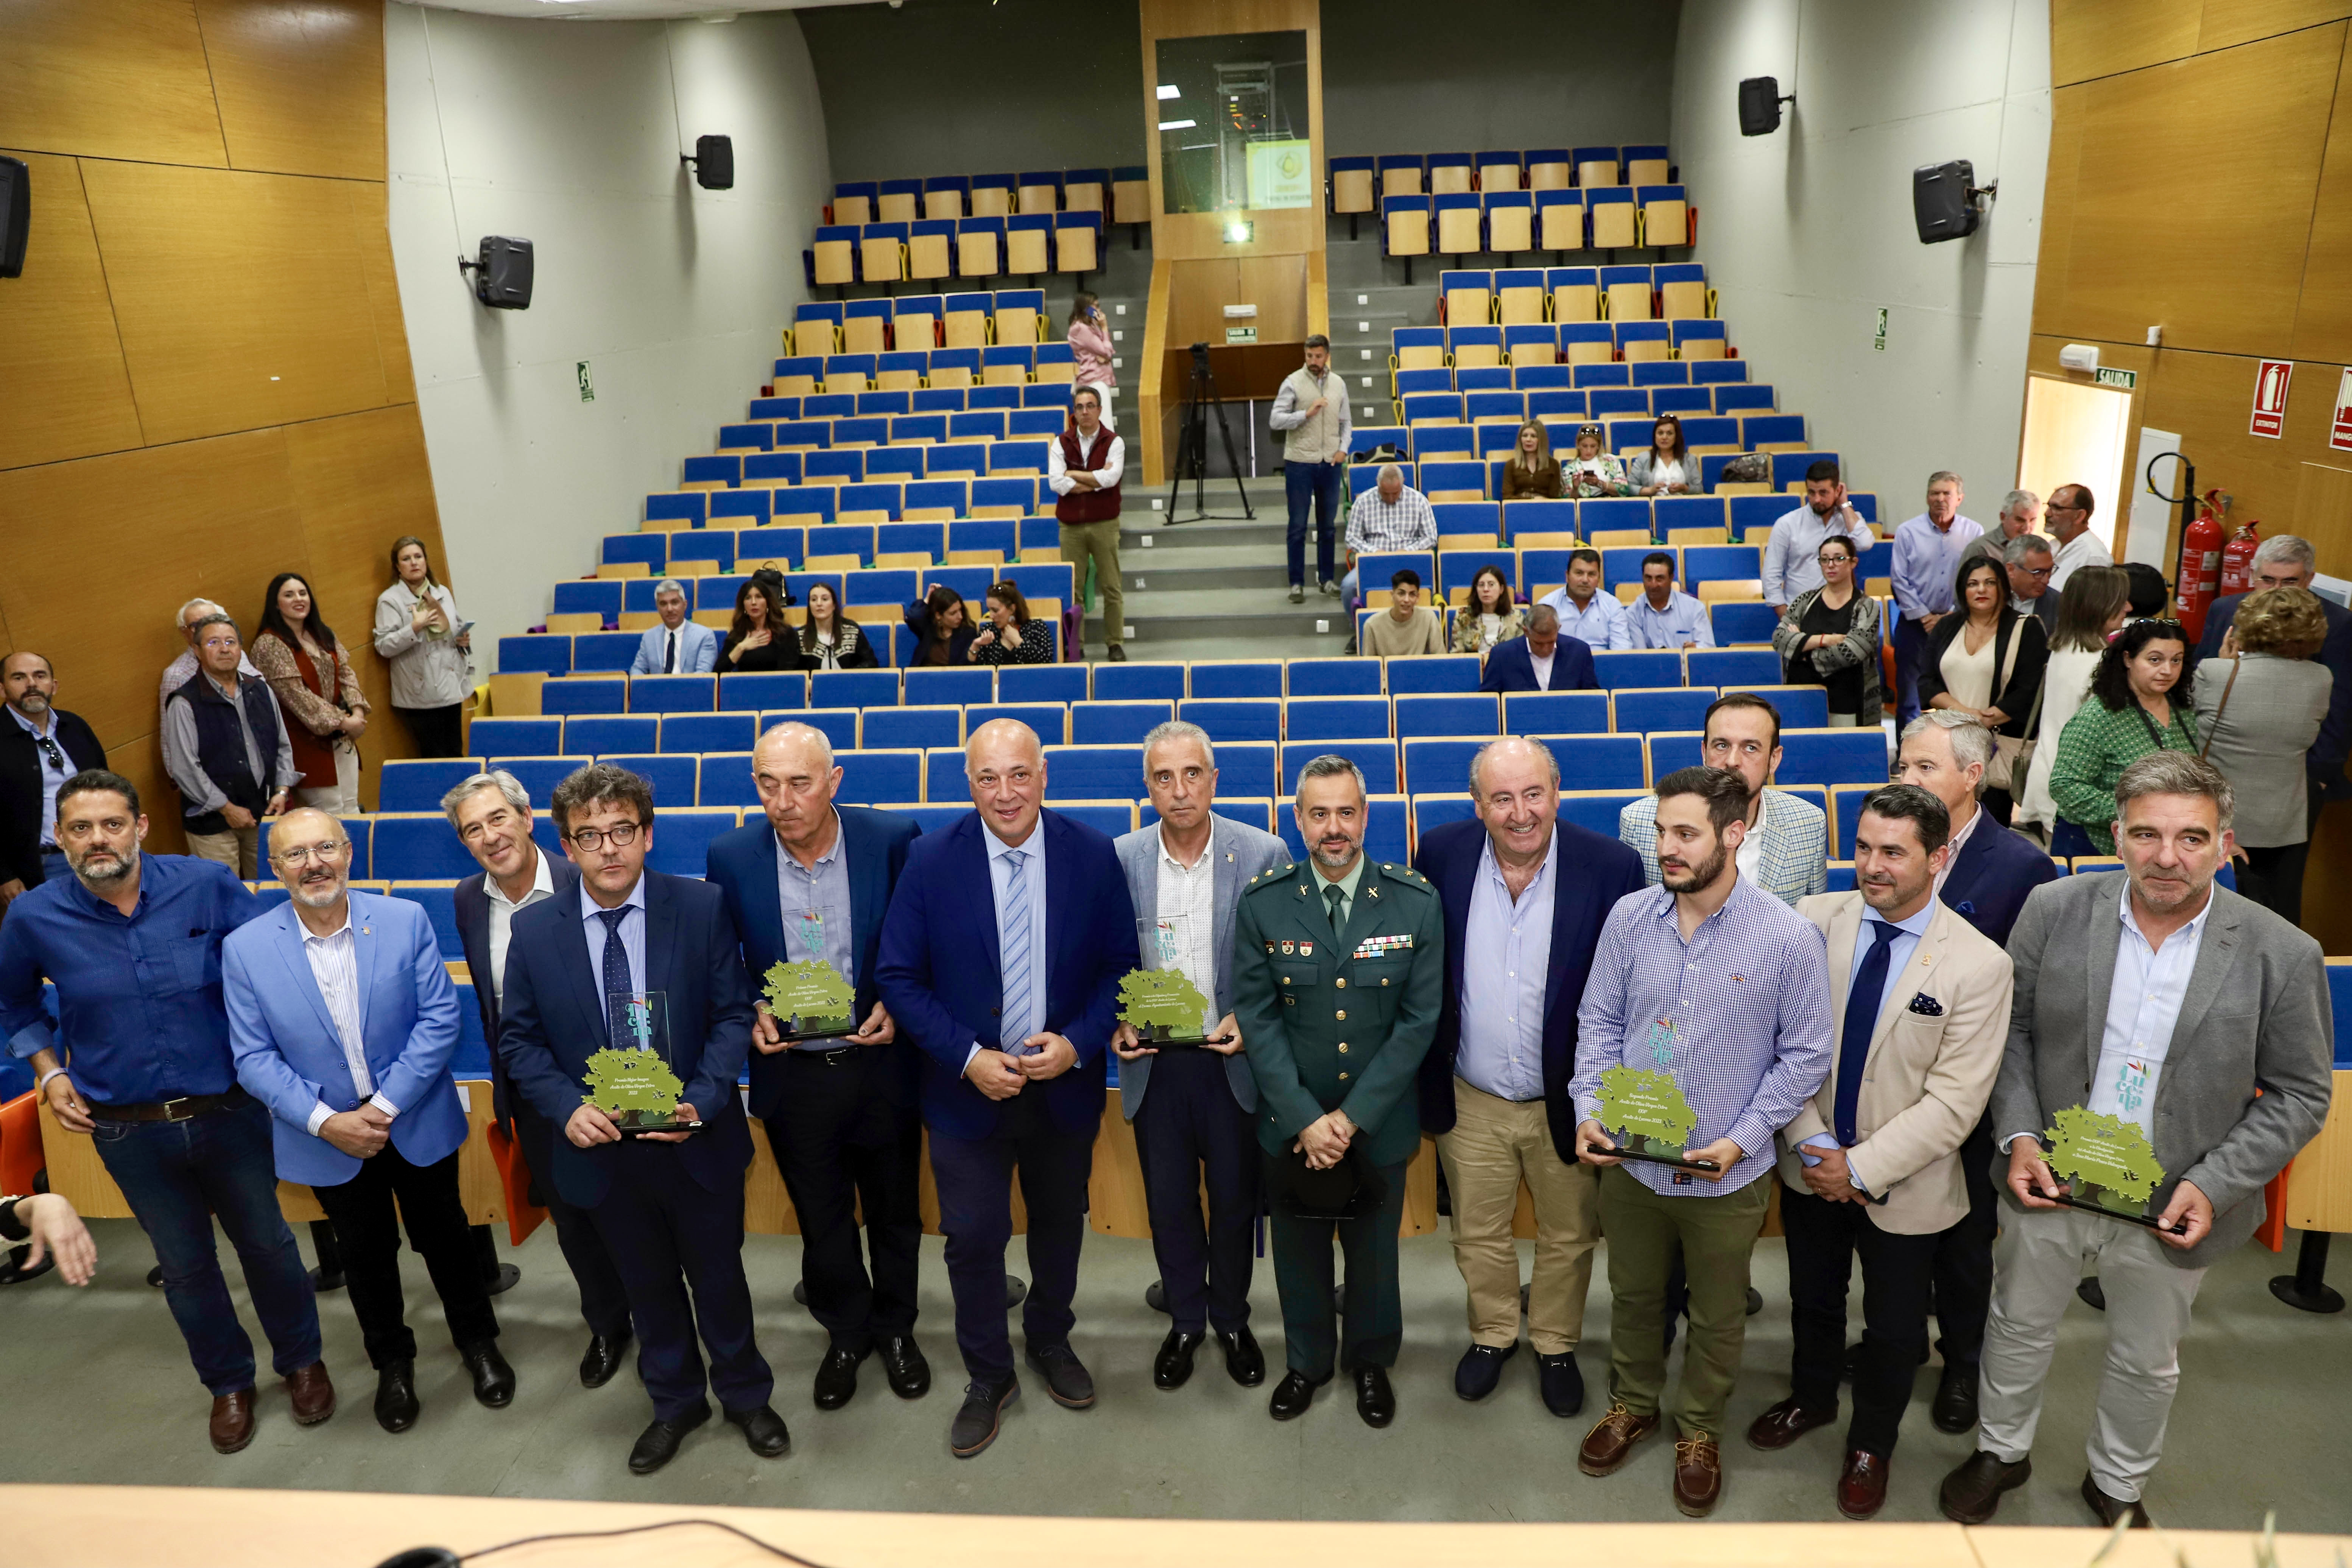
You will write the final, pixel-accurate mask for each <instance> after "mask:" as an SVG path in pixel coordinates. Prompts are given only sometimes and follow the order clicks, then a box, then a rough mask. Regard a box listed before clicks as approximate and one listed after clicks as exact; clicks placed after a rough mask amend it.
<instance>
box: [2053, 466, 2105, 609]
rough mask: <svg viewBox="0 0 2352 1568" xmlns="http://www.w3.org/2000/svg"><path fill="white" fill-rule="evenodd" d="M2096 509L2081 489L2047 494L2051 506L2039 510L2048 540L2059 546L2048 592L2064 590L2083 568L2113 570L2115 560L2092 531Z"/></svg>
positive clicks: (2086, 491) (2072, 487)
mask: <svg viewBox="0 0 2352 1568" xmlns="http://www.w3.org/2000/svg"><path fill="white" fill-rule="evenodd" d="M2097 506H2098V502H2097V501H2096V500H2094V499H2092V496H2091V492H2090V490H2089V489H2087V488H2086V487H2084V486H2082V485H2060V486H2059V487H2058V488H2057V489H2054V490H2053V491H2051V492H2050V504H2049V506H2047V507H2046V508H2044V509H2043V510H2042V517H2043V518H2044V520H2045V521H2047V522H2048V524H2049V528H2050V537H2051V538H2053V539H2054V540H2056V541H2057V542H2058V555H2057V561H2056V564H2055V569H2054V570H2053V571H2052V572H2051V574H2050V589H2051V592H2053V593H2056V592H2058V591H2059V590H2061V589H2063V588H2064V587H2065V586H2066V579H2067V578H2069V577H2072V576H2073V575H2074V574H2075V573H2077V572H2080V571H2081V570H2082V569H2083V568H2084V567H2085V566H2112V565H2114V564H2115V563H2116V558H2115V557H2114V556H2113V555H2111V554H2109V553H2108V552H2107V547H2106V546H2105V545H2104V544H2102V543H2100V542H2099V536H2098V535H2097V534H2095V533H2093V532H2092V531H2091V513H2092V511H2093V510H2095V508H2096V507H2097Z"/></svg>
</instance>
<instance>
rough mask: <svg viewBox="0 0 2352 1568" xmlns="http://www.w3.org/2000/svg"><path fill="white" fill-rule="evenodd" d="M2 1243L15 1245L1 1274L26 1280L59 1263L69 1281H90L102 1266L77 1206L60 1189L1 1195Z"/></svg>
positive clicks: (13, 1279) (10, 1278) (96, 1247)
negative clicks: (24, 1195) (60, 1192)
mask: <svg viewBox="0 0 2352 1568" xmlns="http://www.w3.org/2000/svg"><path fill="white" fill-rule="evenodd" d="M0 1246H6V1247H8V1248H9V1249H10V1258H9V1261H8V1262H7V1264H6V1265H5V1267H0V1275H5V1277H6V1278H7V1279H9V1280H11V1281H12V1282H19V1283H21V1282H22V1281H24V1280H26V1279H33V1278H35V1277H36V1276H37V1275H42V1274H47V1272H48V1271H49V1269H50V1268H52V1267H54V1268H56V1269H57V1271H58V1279H62V1280H64V1281H65V1282H66V1283H67V1284H68V1285H87V1284H89V1278H90V1276H91V1275H92V1274H94V1273H96V1272H97V1270H98V1246H97V1244H96V1243H95V1242H93V1241H91V1240H90V1238H89V1226H86V1225H84V1224H82V1222H81V1215H78V1214H76V1213H74V1206H73V1205H72V1204H70V1203H68V1202H67V1201H66V1200H65V1199H64V1198H61V1197H59V1196H58V1194H55V1193H35V1194H30V1195H28V1196H26V1197H0Z"/></svg>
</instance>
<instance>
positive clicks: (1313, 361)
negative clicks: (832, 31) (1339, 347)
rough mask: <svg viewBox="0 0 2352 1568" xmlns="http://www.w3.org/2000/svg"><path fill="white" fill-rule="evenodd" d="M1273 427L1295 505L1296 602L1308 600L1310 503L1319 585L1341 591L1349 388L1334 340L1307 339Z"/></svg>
mask: <svg viewBox="0 0 2352 1568" xmlns="http://www.w3.org/2000/svg"><path fill="white" fill-rule="evenodd" d="M1270 423H1271V424H1272V425H1273V426H1274V427H1275V428H1276V430H1280V431H1282V432H1284V433H1285V434H1284V437H1283V443H1282V482H1283V492H1284V495H1285V498H1286V500H1288V501H1289V503H1290V536H1289V541H1288V542H1289V547H1290V602H1291V603H1292V604H1294V605H1297V604H1303V603H1304V602H1305V601H1306V598H1307V501H1308V500H1310V499H1311V500H1313V501H1314V503H1315V581H1316V585H1317V586H1318V588H1320V589H1321V590H1322V591H1323V592H1324V593H1326V594H1337V593H1338V592H1339V579H1338V578H1337V577H1336V576H1335V575H1334V574H1333V573H1332V570H1331V546H1332V541H1333V538H1334V534H1335V531H1336V530H1337V528H1338V526H1339V484H1340V479H1341V476H1342V473H1343V471H1344V465H1345V464H1346V462H1347V460H1348V384H1347V382H1346V381H1345V379H1343V378H1342V377H1339V376H1336V375H1334V374H1331V340H1330V339H1328V338H1327V337H1325V336H1324V335H1323V334H1322V333H1320V332H1316V333H1314V334H1312V335H1311V336H1309V337H1308V338H1307V363H1306V364H1305V365H1304V366H1302V367H1300V368H1299V369H1297V370H1295V371H1292V372H1291V373H1290V374H1289V376H1288V377H1287V378H1286V380H1285V381H1284V382H1283V384H1282V390H1281V391H1279V392H1277V393H1276V394H1275V395H1274V414H1273V416H1272V417H1271V420H1270Z"/></svg>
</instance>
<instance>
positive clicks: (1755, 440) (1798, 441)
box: [1397, 370, 1806, 457]
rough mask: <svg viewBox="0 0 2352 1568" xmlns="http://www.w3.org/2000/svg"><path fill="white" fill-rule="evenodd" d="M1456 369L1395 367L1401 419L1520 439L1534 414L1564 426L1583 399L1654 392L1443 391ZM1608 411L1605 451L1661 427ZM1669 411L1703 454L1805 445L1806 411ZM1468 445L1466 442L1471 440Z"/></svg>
mask: <svg viewBox="0 0 2352 1568" xmlns="http://www.w3.org/2000/svg"><path fill="white" fill-rule="evenodd" d="M1462 374H1465V375H1468V374H1475V373H1473V372H1469V371H1465V372H1463V373H1462ZM1453 375H1454V373H1453V372H1451V371H1444V370H1406V371H1399V372H1398V373H1397V386H1398V389H1399V391H1400V392H1401V393H1402V397H1401V398H1400V399H1399V401H1400V402H1401V404H1402V413H1403V416H1404V424H1405V427H1406V428H1407V429H1408V430H1416V429H1418V428H1420V427H1422V426H1427V425H1431V424H1454V425H1460V424H1472V425H1476V424H1486V423H1494V422H1499V423H1504V424H1507V425H1509V426H1512V432H1511V433H1512V437H1513V438H1514V439H1516V438H1517V426H1520V425H1523V424H1525V423H1526V422H1527V421H1528V420H1529V419H1533V420H1535V421H1537V422H1538V424H1541V425H1543V426H1545V427H1546V429H1547V430H1549V429H1550V428H1551V427H1552V426H1554V425H1555V424H1559V425H1561V426H1563V427H1565V421H1567V420H1569V419H1573V418H1580V416H1579V415H1578V412H1577V407H1578V405H1583V406H1584V407H1585V408H1586V409H1588V410H1589V409H1591V408H1592V406H1593V405H1595V404H1596V403H1599V402H1601V401H1604V400H1611V401H1613V400H1615V399H1619V398H1622V399H1624V400H1625V401H1627V402H1632V401H1634V400H1636V399H1639V400H1641V401H1643V402H1647V401H1648V399H1649V396H1650V395H1649V394H1648V393H1646V392H1640V391H1635V390H1633V389H1631V388H1628V389H1626V390H1624V391H1622V392H1609V391H1601V392H1591V393H1585V392H1491V391H1482V392H1471V393H1460V392H1449V391H1446V390H1444V387H1445V384H1446V382H1448V381H1449V380H1451V379H1452V378H1453ZM1417 383H1426V385H1422V386H1416V385H1415V384H1417ZM1683 390H1684V391H1685V392H1686V393H1696V392H1697V391H1698V390H1699V389H1698V388H1697V387H1695V386H1694V387H1687V388H1684V389H1683ZM1608 412H1613V410H1612V411H1603V412H1601V413H1593V414H1591V415H1590V417H1591V418H1592V419H1594V420H1596V421H1598V420H1606V423H1605V424H1603V425H1602V428H1603V429H1605V430H1606V431H1607V432H1608V435H1607V437H1606V438H1605V443H1604V446H1603V448H1602V449H1603V450H1605V451H1611V452H1618V453H1627V452H1639V451H1643V450H1645V449H1646V448H1647V447H1649V445H1650V441H1651V437H1652V436H1653V434H1654V431H1655V430H1656V428H1657V416H1656V415H1654V414H1652V413H1650V412H1649V411H1648V410H1646V409H1639V410H1627V411H1626V412H1631V413H1634V414H1637V415H1638V416H1639V417H1636V418H1631V419H1610V418H1607V413H1608ZM1666 412H1668V413H1672V414H1675V416H1676V418H1677V420H1678V422H1679V423H1680V424H1681V426H1682V427H1683V443H1684V445H1685V446H1686V447H1690V448H1691V449H1692V450H1694V451H1698V452H1702V453H1704V451H1705V450H1706V449H1707V448H1710V447H1712V448H1714V449H1716V450H1717V451H1724V452H1762V451H1769V450H1770V449H1771V448H1773V447H1781V446H1798V447H1801V446H1803V445H1804V443H1805V440H1806V436H1805V416H1803V415H1801V414H1750V415H1748V416H1746V417H1745V418H1735V417H1732V416H1728V415H1725V416H1715V415H1706V414H1689V415H1684V414H1681V413H1679V412H1678V411H1676V410H1673V409H1669V410H1666ZM1569 434H1570V446H1571V447H1572V446H1573V444H1574V433H1573V432H1572V431H1570V432H1569ZM1464 445H1465V446H1466V445H1467V443H1466V442H1465V443H1464ZM1423 455H1424V454H1423V453H1421V452H1420V451H1418V450H1416V451H1415V453H1414V456H1415V457H1421V456H1423Z"/></svg>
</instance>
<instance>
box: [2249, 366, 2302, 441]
mask: <svg viewBox="0 0 2352 1568" xmlns="http://www.w3.org/2000/svg"><path fill="white" fill-rule="evenodd" d="M2293 376H2294V361H2293V360H2284V359H2266V360H2264V361H2263V362H2262V367H2261V368H2260V369H2258V370H2257V371H2255V372H2254V417H2253V422H2252V425H2250V426H2248V427H2247V428H2248V431H2249V433H2251V434H2252V435H2256V436H2267V437H2270V438H2271V439H2272V440H2273V441H2275V440H2277V439H2278V438H2279V437H2281V436H2283V435H2284V434H2285V433H2286V384H2287V382H2288V381H2289V380H2290V379H2292V378H2293Z"/></svg>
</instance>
